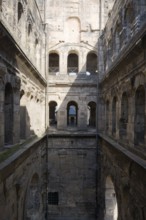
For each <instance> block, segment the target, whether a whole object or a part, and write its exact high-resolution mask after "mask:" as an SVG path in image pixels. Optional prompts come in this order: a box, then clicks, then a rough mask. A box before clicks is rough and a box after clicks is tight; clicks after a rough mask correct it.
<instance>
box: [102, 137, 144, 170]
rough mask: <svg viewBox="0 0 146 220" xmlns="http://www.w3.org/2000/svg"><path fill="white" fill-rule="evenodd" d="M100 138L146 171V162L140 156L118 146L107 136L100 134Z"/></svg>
mask: <svg viewBox="0 0 146 220" xmlns="http://www.w3.org/2000/svg"><path fill="white" fill-rule="evenodd" d="M98 136H99V137H100V138H101V139H103V140H104V141H106V142H108V143H109V144H110V145H112V147H114V148H115V149H116V150H118V151H120V152H121V153H123V154H124V155H125V156H127V157H128V158H130V159H131V160H132V161H134V162H135V163H137V164H138V165H139V166H141V167H143V168H144V169H146V161H145V160H144V159H141V158H140V157H139V156H137V155H135V154H134V153H131V152H130V151H129V150H127V149H125V148H124V147H122V146H121V145H120V144H118V143H117V142H116V141H114V140H112V139H111V138H109V137H107V136H106V135H103V134H101V133H99V134H98Z"/></svg>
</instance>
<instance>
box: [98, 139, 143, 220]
mask: <svg viewBox="0 0 146 220" xmlns="http://www.w3.org/2000/svg"><path fill="white" fill-rule="evenodd" d="M99 149H100V156H101V157H100V158H101V164H102V167H101V182H100V184H99V186H100V193H99V195H98V196H99V197H98V198H99V201H100V208H101V210H102V212H101V213H100V214H101V215H100V219H107V220H108V219H117V218H118V220H125V219H129V220H133V219H135V220H136V219H137V220H144V219H145V218H146V206H145V202H146V196H145V193H144V192H145V190H146V178H145V176H146V170H145V165H146V163H145V160H143V159H142V158H141V157H139V156H136V155H135V154H133V153H131V152H130V151H128V150H125V148H123V147H122V146H120V145H119V144H117V143H116V142H115V141H113V140H112V139H110V138H108V137H106V136H105V135H101V136H100V138H99ZM109 179H110V181H109Z"/></svg>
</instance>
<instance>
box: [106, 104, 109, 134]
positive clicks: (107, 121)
mask: <svg viewBox="0 0 146 220" xmlns="http://www.w3.org/2000/svg"><path fill="white" fill-rule="evenodd" d="M108 130H109V101H107V102H106V131H107V132H108Z"/></svg>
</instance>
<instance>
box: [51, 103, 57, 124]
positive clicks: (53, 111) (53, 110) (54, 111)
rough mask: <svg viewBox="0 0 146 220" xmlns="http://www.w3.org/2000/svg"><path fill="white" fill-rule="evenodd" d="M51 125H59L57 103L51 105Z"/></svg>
mask: <svg viewBox="0 0 146 220" xmlns="http://www.w3.org/2000/svg"><path fill="white" fill-rule="evenodd" d="M49 123H50V125H55V124H57V103H56V102H55V101H51V102H50V103H49Z"/></svg>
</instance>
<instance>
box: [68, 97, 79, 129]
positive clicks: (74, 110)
mask: <svg viewBox="0 0 146 220" xmlns="http://www.w3.org/2000/svg"><path fill="white" fill-rule="evenodd" d="M77 124H78V105H77V103H76V102H75V101H70V102H69V103H68V104H67V125H68V126H77Z"/></svg>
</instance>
